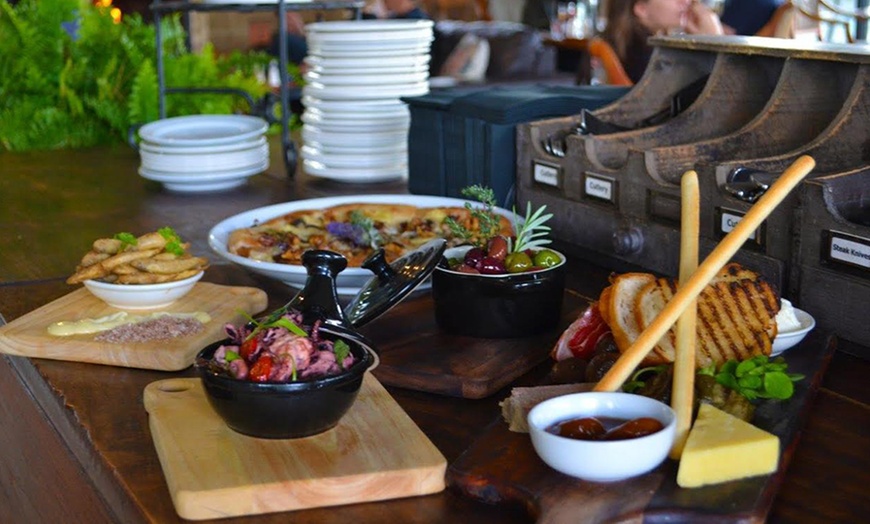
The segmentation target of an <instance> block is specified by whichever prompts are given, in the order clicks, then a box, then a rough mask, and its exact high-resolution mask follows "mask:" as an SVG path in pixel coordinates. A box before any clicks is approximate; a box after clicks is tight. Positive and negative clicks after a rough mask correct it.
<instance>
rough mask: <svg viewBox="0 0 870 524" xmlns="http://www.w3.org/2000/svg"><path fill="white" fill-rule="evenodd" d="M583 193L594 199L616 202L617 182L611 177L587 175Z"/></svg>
mask: <svg viewBox="0 0 870 524" xmlns="http://www.w3.org/2000/svg"><path fill="white" fill-rule="evenodd" d="M583 193H584V194H585V195H586V196H589V197H592V198H597V199H600V200H606V201H608V202H615V199H616V181H615V180H613V179H612V178H610V177H605V176H602V175H593V174H591V173H586V177H585V180H584V181H583Z"/></svg>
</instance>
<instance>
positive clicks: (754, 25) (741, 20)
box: [721, 0, 784, 36]
mask: <svg viewBox="0 0 870 524" xmlns="http://www.w3.org/2000/svg"><path fill="white" fill-rule="evenodd" d="M783 1H784V0H724V2H725V5H724V7H723V9H722V16H721V19H722V28H723V29H724V30H725V34H727V35H744V36H752V35H755V34H757V33H758V31H759V30H761V28H762V27H764V25H765V24H766V23H767V22H768V21H769V20H770V18H771V17H772V16H773V13H774V12H775V11H776V10H777V8H779V6H780V5H782V3H783Z"/></svg>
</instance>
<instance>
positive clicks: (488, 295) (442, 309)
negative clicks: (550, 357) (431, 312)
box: [432, 246, 565, 338]
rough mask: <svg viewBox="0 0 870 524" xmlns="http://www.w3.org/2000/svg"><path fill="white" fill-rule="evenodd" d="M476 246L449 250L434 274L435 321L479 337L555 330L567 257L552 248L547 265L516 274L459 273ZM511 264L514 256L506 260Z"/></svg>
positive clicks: (453, 331) (456, 332)
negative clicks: (462, 264)
mask: <svg viewBox="0 0 870 524" xmlns="http://www.w3.org/2000/svg"><path fill="white" fill-rule="evenodd" d="M471 249H473V247H472V246H461V247H456V248H452V249H448V250H447V251H446V252H445V254H444V258H443V259H442V261H441V263H440V264H439V265H438V267H436V268H435V272H434V273H433V274H432V296H433V298H434V301H435V320H436V322H437V323H438V326H439V327H440V328H441V329H442V330H444V331H446V332H448V333H451V334H454V335H462V336H470V337H479V338H519V337H527V336H532V335H536V334H539V333H542V332H545V331H547V330H550V329H553V328H555V327H556V326H557V325H558V324H559V320H560V318H561V314H562V300H563V295H564V290H565V256H564V255H563V254H561V253H559V252H558V251H553V250H550V249H547V250H539V251H542V252H543V251H546V253H544V255H543V256H538V257H535V256H534V254H537V252H536V253H534V254H533V256H529V257H528V258H529V259H531V260H534V259H535V258H538V259H539V260H543V258H544V256H546V258H547V261H546V264H548V267H544V266H534V265H533V266H530V267H529V268H524V269H523V270H521V271H518V272H514V273H497V272H493V273H486V272H478V273H469V272H463V271H461V270H459V268H458V264H457V261H461V260H464V259H465V256H466V254H467V253H468V252H469V251H470V250H471ZM505 260H506V261H510V256H508V257H507V258H505Z"/></svg>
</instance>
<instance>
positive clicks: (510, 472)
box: [447, 333, 836, 523]
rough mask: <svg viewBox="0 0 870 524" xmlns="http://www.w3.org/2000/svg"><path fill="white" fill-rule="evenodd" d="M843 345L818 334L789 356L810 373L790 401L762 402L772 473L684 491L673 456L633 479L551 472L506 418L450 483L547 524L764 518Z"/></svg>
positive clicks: (759, 414)
mask: <svg viewBox="0 0 870 524" xmlns="http://www.w3.org/2000/svg"><path fill="white" fill-rule="evenodd" d="M835 349H836V339H835V338H834V337H829V336H827V335H825V334H823V333H811V334H810V336H809V337H807V339H805V340H804V341H803V342H802V343H801V344H800V345H798V346H796V347H794V348H792V349H790V350H788V351H787V352H786V353H785V354H784V356H785V358H786V361H787V362H788V364H789V371H791V372H794V373H803V374H805V375H806V378H805V379H804V380H802V381H800V382H798V383H797V384H796V388H795V394H794V396H793V397H792V398H791V399H790V400H789V401H787V402H766V403H764V404H761V405H759V406H758V408H757V410H756V414H755V418H754V419H753V424H755V425H757V426H759V427H761V428H763V429H765V430H767V431H770V432H771V433H773V434H775V435H777V436H778V437H779V438H780V443H781V446H780V461H779V468H778V470H777V471H776V473H774V474H772V475H767V476H763V477H755V478H750V479H745V480H738V481H733V482H727V483H723V484H718V485H714V486H707V487H702V488H694V489H682V488H680V487H678V486H677V485H676V473H677V466H678V464H677V462H675V461H673V460H670V459H668V460H666V461H665V462H664V463H663V464H662V465H661V466H659V467H658V468H657V469H655V470H653V471H652V472H650V473H648V474H646V475H642V476H640V477H635V478H633V479H628V480H624V481H621V482H616V483H612V484H599V483H593V482H585V481H581V480H578V479H574V478H572V477H569V476H567V475H563V474H561V473H559V472H557V471H555V470H553V469H550V467H549V466H547V465H546V464H544V462H543V461H541V459H540V458H539V457H538V456H537V454H536V453H535V450H534V448H533V447H532V443H531V439H530V438H529V435H528V434H526V433H513V432H510V431H509V430H508V426H507V424H506V423H505V422H504V421H502V420H501V417H499V418H498V419H497V420H495V421H493V423H492V424H490V425H489V426H488V427H487V428H486V429H485V430H484V431H483V432H482V434H481V436H480V437H479V438H478V439H477V440H476V441H475V443H474V444H472V446H471V447H470V448H469V449H468V450H466V451H465V453H463V454H462V455H461V456H460V457H459V458H458V459H457V460H456V461H455V462H454V463H453V464H451V465H450V466H449V467H448V470H447V483H448V486H449V487H450V488H451V489H453V490H455V491H458V492H460V493H462V494H464V495H467V496H470V497H473V498H475V499H478V500H481V501H484V502H487V503H491V504H499V505H507V504H516V505H518V506H520V507H525V508H527V510H528V511H529V513H530V514H531V515H532V516H533V517H535V518H536V519H537V521H538V522H540V523H562V522H565V523H577V522H583V523H595V522H614V521H618V522H640V521H643V522H653V523H655V522H699V521H703V522H764V520H765V518H766V516H767V513H768V511H769V510H770V507H771V504H772V503H773V499H774V497H775V496H776V492H777V490H778V489H779V486H780V485H781V484H782V481H783V478H784V476H785V473H786V469H787V467H788V463H789V461H790V459H791V457H792V455H793V454H794V451H795V449H796V448H797V445H798V441H799V437H800V433H801V428H802V427H803V426H804V423H805V421H806V418H807V414H808V412H809V408H810V405H811V404H812V401H813V399H814V397H815V394H816V392H817V391H818V388H819V386H820V384H821V382H822V376H823V375H824V372H825V370H826V368H827V366H828V362H829V361H830V359H831V356H832V355H833V353H834V351H835Z"/></svg>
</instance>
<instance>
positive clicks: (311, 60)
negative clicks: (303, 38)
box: [304, 54, 432, 68]
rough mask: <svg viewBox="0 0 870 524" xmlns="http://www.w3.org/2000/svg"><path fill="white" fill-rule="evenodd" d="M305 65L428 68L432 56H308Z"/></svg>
mask: <svg viewBox="0 0 870 524" xmlns="http://www.w3.org/2000/svg"><path fill="white" fill-rule="evenodd" d="M304 60H305V63H306V64H308V65H310V66H320V67H326V68H332V67H336V68H343V67H358V68H363V67H366V66H371V67H372V68H377V67H379V66H387V67H390V66H392V67H401V66H406V65H418V66H427V65H429V63H430V62H431V61H432V55H430V54H421V55H418V56H393V57H375V58H330V57H325V56H317V55H308V56H306V57H305V59H304Z"/></svg>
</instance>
